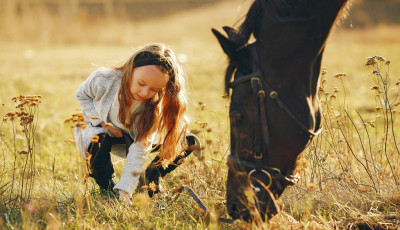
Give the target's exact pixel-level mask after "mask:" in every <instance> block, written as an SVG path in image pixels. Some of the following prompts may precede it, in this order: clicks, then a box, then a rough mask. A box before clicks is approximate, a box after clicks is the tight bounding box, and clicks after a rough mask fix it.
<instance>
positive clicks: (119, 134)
mask: <svg viewBox="0 0 400 230" xmlns="http://www.w3.org/2000/svg"><path fill="white" fill-rule="evenodd" d="M108 131H109V132H110V134H111V136H113V137H123V135H122V131H121V130H120V129H119V128H113V127H112V128H109V129H108Z"/></svg>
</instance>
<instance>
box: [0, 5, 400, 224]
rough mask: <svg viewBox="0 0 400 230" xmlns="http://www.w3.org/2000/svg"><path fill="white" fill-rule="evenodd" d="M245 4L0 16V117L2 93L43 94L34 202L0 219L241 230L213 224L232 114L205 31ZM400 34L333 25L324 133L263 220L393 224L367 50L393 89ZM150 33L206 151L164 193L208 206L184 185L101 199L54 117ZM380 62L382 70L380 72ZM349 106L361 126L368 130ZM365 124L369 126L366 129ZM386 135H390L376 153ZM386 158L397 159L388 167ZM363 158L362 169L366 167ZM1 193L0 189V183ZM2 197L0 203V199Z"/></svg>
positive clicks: (72, 107)
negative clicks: (186, 100)
mask: <svg viewBox="0 0 400 230" xmlns="http://www.w3.org/2000/svg"><path fill="white" fill-rule="evenodd" d="M250 2H251V1H246V0H235V1H227V2H222V3H219V4H217V5H212V6H211V5H210V6H204V7H202V8H198V9H194V10H191V11H187V12H182V13H179V14H176V15H171V16H169V17H165V18H162V19H154V20H147V21H144V22H121V21H115V20H112V19H107V20H99V21H90V22H88V21H81V19H79V18H76V19H73V20H66V21H63V20H65V18H63V17H61V16H60V18H49V16H48V15H47V14H46V13H45V12H44V13H43V14H42V15H40V18H39V19H38V20H33V19H36V16H37V15H38V13H39V14H40V13H41V12H42V11H40V10H39V9H37V10H38V11H34V9H32V12H31V16H29V15H27V16H26V18H25V19H19V20H17V21H14V22H10V21H8V22H7V23H4V22H5V21H4V15H3V16H2V19H1V20H2V21H1V27H0V28H1V31H2V33H1V35H0V51H1V53H2V55H1V56H0V61H1V63H2V65H0V85H1V87H2V90H1V91H0V103H1V104H5V105H4V106H2V107H1V110H0V115H2V116H3V115H4V114H5V113H7V112H8V111H10V110H12V109H13V104H12V102H11V100H10V99H11V98H12V97H14V96H17V95H20V94H24V95H42V97H43V98H42V101H43V102H42V104H41V105H40V112H39V121H38V124H37V131H36V135H35V138H36V142H35V145H36V151H37V154H36V175H35V187H34V188H33V190H32V194H31V197H32V198H31V200H30V203H28V204H27V205H24V206H21V207H20V208H18V209H9V210H6V209H5V206H3V205H0V213H1V215H0V217H1V218H0V226H2V227H5V228H13V227H14V228H25V229H39V228H40V229H42V228H49V229H53V228H54V229H58V228H66V229H71V228H79V229H81V228H94V229H110V228H111V229H119V228H123V229H129V228H137V229H148V228H153V229H175V228H177V229H199V228H200V229H202V228H203V229H205V228H210V229H216V228H222V229H232V228H234V229H236V228H250V227H251V226H247V225H245V224H244V223H242V222H240V221H238V222H235V223H234V224H222V225H219V224H218V223H217V221H216V220H217V217H218V216H225V215H226V210H225V203H224V202H225V201H224V194H225V179H226V164H225V162H226V156H227V154H228V153H229V135H228V125H229V122H228V118H227V117H228V113H227V110H228V109H227V105H228V101H226V99H223V98H222V97H221V96H222V94H223V85H222V84H223V77H222V76H223V72H224V66H225V56H224V55H223V53H222V51H221V48H220V47H219V46H218V43H217V42H216V39H214V38H213V36H212V34H211V32H210V28H211V27H214V28H220V27H221V26H223V25H230V26H233V25H235V23H237V21H238V20H239V19H240V18H241V16H242V15H243V14H244V13H245V11H246V10H247V7H248V6H249V4H250ZM228 12H229V13H228ZM38 28H41V29H38ZM397 31H398V28H396V27H395V28H393V27H379V28H374V29H368V30H357V29H352V30H341V29H340V28H337V29H336V30H335V31H334V32H333V34H332V35H333V36H332V37H331V38H330V39H329V41H328V46H327V49H326V53H325V56H324V60H323V66H325V67H326V68H327V74H326V75H325V76H324V79H326V80H327V83H326V84H325V85H324V90H325V92H329V93H330V94H329V95H328V94H326V95H325V94H323V95H321V97H322V98H323V99H324V100H325V104H324V113H325V114H324V116H325V119H324V122H325V123H324V125H325V130H324V133H323V134H322V135H321V136H319V137H318V138H317V139H316V140H315V141H314V142H313V144H312V145H311V147H310V148H309V149H308V150H307V151H305V152H304V153H303V154H302V156H301V159H300V163H301V162H303V166H304V169H301V168H299V169H300V170H302V171H301V173H302V181H301V184H299V185H297V186H294V187H291V188H289V189H287V190H286V191H285V193H284V195H283V197H282V200H283V202H284V203H285V209H284V211H283V212H282V213H281V214H279V215H278V216H276V217H274V218H273V219H272V220H271V221H270V223H269V224H268V226H267V228H269V229H335V228H339V229H342V228H349V229H356V227H357V226H358V227H359V228H360V229H362V228H364V229H366V228H367V227H368V226H370V228H371V229H373V228H374V227H375V228H378V227H381V228H382V229H385V228H386V229H391V228H392V229H395V228H396V225H397V224H398V220H399V219H400V217H399V212H398V210H399V205H400V198H399V195H398V192H397V191H398V186H397V185H395V181H394V178H395V177H396V176H397V177H398V176H399V175H398V163H399V162H398V154H397V151H396V150H395V146H394V145H393V143H394V141H393V137H397V139H396V140H400V138H399V137H398V136H397V135H398V134H394V135H393V134H391V133H390V134H389V135H388V136H387V138H385V139H382V136H383V134H382V133H383V132H385V130H388V129H385V128H384V127H385V126H384V125H385V124H390V123H385V122H388V121H391V120H393V121H395V122H397V119H386V120H385V119H384V118H385V114H384V113H382V112H383V111H385V110H381V111H377V110H376V107H377V106H378V104H377V103H378V102H379V101H381V100H382V98H381V99H379V100H378V98H377V97H376V95H375V91H373V90H371V87H373V86H374V85H377V82H376V80H374V76H373V74H372V69H371V68H370V67H368V68H367V67H365V63H366V59H367V57H369V56H373V55H380V56H383V57H386V58H387V59H388V60H391V64H390V69H389V70H388V71H389V72H388V73H389V76H390V79H391V80H392V81H393V83H392V85H391V86H393V87H396V85H395V82H396V81H398V79H399V74H400V65H399V62H400V58H399V57H400V55H399V52H400V46H399V44H400V43H399V39H398V37H399V36H396V34H397V33H398V32H397ZM3 32H4V33H3ZM6 32H7V33H6ZM152 41H158V42H164V43H168V44H170V45H171V46H172V48H173V49H174V50H175V51H176V52H177V53H178V56H180V59H181V60H182V62H183V66H184V70H185V71H186V73H187V76H188V87H189V90H190V92H191V108H190V112H191V114H192V117H193V124H192V125H191V127H190V129H192V130H196V132H197V133H198V135H199V136H200V138H201V140H202V141H203V144H204V145H205V149H204V159H198V158H195V157H192V158H191V159H190V160H189V161H188V162H186V163H185V164H184V165H182V166H181V167H179V168H178V169H177V170H176V171H175V172H174V173H173V174H171V175H169V176H167V177H166V178H165V180H164V181H163V182H162V184H163V185H164V188H165V192H166V194H167V195H171V196H174V195H176V194H175V193H173V191H174V189H175V188H178V187H179V186H181V185H183V184H187V185H189V186H190V187H191V188H192V189H193V190H194V191H195V192H196V193H197V194H198V195H199V196H200V197H201V198H202V199H203V201H204V202H205V204H206V206H207V207H208V208H209V209H210V210H211V212H210V215H208V216H206V215H205V214H204V213H202V212H201V211H200V210H199V208H198V206H197V204H196V203H195V202H194V201H193V200H192V199H191V198H190V197H189V196H188V195H187V193H183V194H182V195H181V196H180V198H179V199H178V201H176V202H170V201H168V200H167V199H165V198H159V199H155V200H153V201H150V200H148V199H147V198H146V196H144V194H140V193H139V194H137V195H135V197H134V203H135V207H126V206H124V205H123V204H120V203H119V202H118V200H117V199H115V198H108V197H105V196H102V195H101V194H99V192H98V190H97V187H96V186H95V185H94V183H93V181H92V180H89V181H88V182H87V183H85V177H84V176H83V175H84V174H83V173H82V172H83V169H82V168H81V167H82V165H83V162H82V160H81V159H80V156H79V154H78V153H77V151H76V149H75V146H74V144H71V143H69V141H66V140H68V139H71V138H72V133H71V128H70V126H69V125H65V124H64V123H63V121H64V120H65V119H66V118H68V117H69V116H70V114H73V113H76V112H78V111H79V110H80V107H79V105H78V103H77V101H76V100H75V99H74V92H75V90H76V88H77V87H78V85H79V84H80V83H81V82H82V81H83V80H84V79H85V78H86V77H87V76H88V75H89V74H90V73H91V71H93V70H94V69H96V68H97V66H103V65H105V66H109V65H114V64H116V63H119V62H121V61H122V60H124V59H125V58H127V57H128V56H129V55H130V54H131V52H132V51H133V50H134V49H135V47H137V46H139V45H143V44H144V43H147V42H152ZM384 67H385V65H383V66H382V73H385V72H386V69H385V68H384ZM342 72H345V73H347V76H346V77H345V78H344V79H342V80H340V79H337V78H334V75H335V74H336V73H342ZM335 87H336V88H337V89H338V90H339V91H340V92H336V93H335V96H336V99H331V98H330V96H331V95H333V94H334V88H335ZM388 95H390V97H391V98H393V96H394V95H395V94H393V93H392V92H391V91H389V94H388ZM325 96H327V99H325ZM331 107H332V108H331ZM356 110H357V111H358V112H360V114H361V117H362V118H363V119H364V120H365V121H366V122H367V123H368V122H370V123H368V124H369V126H368V127H367V128H365V127H364V126H363V122H362V121H361V120H360V117H359V116H358V114H357V113H356ZM346 112H347V113H346ZM353 122H354V125H353ZM372 123H373V124H374V125H376V127H375V128H373V127H372V126H371V125H370V124H372ZM6 126H7V124H6V123H5V122H2V121H0V129H1V130H0V132H3V133H6V132H8V129H6ZM394 127H398V124H397V123H395V126H394ZM395 131H396V130H395ZM358 133H360V135H359V134H358ZM395 133H397V132H395ZM368 134H369V137H368ZM385 140H389V141H388V142H386V143H387V145H386V150H385V151H384V149H383V147H384V145H383V143H385V142H384V141H385ZM397 142H398V141H397ZM363 148H364V149H366V150H365V151H364V150H363ZM1 151H2V152H1V154H0V169H1V170H3V168H2V167H3V165H5V163H4V162H6V161H5V160H7V159H9V156H8V155H7V154H9V153H8V152H7V151H6V150H5V149H4V147H3V143H2V144H1ZM385 154H388V155H387V156H388V158H389V159H390V160H387V159H388V158H387V157H386V155H385ZM372 158H373V159H375V161H374V160H373V159H372ZM365 160H367V162H368V163H365ZM360 161H361V163H360ZM388 162H390V163H391V165H392V167H394V169H395V170H393V172H394V173H392V171H391V169H390V166H389V165H388ZM367 164H368V168H367V169H366V168H364V167H363V165H364V166H366V165H367ZM115 167H116V169H117V173H120V172H121V170H122V167H123V162H118V163H116V166H115ZM346 169H347V171H346ZM77 172H80V173H77ZM369 172H370V173H371V175H369ZM371 178H373V181H374V182H375V184H374V182H372V180H371ZM2 182H3V180H2ZM0 186H1V184H0ZM0 191H3V190H1V188H0ZM7 192H9V191H7ZM0 195H1V199H0V202H2V201H4V200H5V199H6V198H7V197H8V196H4V194H0ZM2 227H0V228H2Z"/></svg>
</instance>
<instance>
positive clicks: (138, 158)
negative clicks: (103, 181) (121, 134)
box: [114, 141, 151, 196]
mask: <svg viewBox="0 0 400 230" xmlns="http://www.w3.org/2000/svg"><path fill="white" fill-rule="evenodd" d="M150 151H151V141H147V145H145V144H144V141H137V142H135V143H133V144H132V145H131V146H130V147H129V153H128V155H127V156H126V162H125V166H124V170H123V171H122V175H121V178H120V180H119V181H118V183H117V184H116V185H115V187H114V190H116V191H117V190H122V191H125V192H127V193H128V194H129V196H132V193H133V191H134V190H135V189H136V186H137V184H138V181H139V176H140V174H141V173H142V170H143V165H144V163H145V162H146V160H147V158H148V154H147V153H149V152H150Z"/></svg>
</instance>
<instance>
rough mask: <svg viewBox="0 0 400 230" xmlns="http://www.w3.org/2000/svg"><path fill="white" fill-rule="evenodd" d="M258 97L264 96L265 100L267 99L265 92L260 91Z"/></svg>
mask: <svg viewBox="0 0 400 230" xmlns="http://www.w3.org/2000/svg"><path fill="white" fill-rule="evenodd" d="M258 96H262V97H263V98H265V91H264V90H259V91H258Z"/></svg>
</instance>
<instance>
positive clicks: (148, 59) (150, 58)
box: [133, 52, 172, 72]
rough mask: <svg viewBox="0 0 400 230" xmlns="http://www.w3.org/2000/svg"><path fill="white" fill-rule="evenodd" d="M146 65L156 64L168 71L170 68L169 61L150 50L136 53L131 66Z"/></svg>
mask: <svg viewBox="0 0 400 230" xmlns="http://www.w3.org/2000/svg"><path fill="white" fill-rule="evenodd" d="M146 65H158V66H162V67H164V68H165V69H166V70H167V71H168V72H170V71H171V70H172V65H171V63H170V62H169V61H168V60H167V59H165V58H161V57H160V56H158V55H157V54H154V53H151V52H143V53H139V54H138V55H136V57H135V59H134V63H133V68H136V67H140V66H146Z"/></svg>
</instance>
